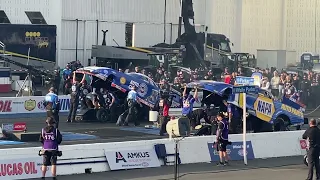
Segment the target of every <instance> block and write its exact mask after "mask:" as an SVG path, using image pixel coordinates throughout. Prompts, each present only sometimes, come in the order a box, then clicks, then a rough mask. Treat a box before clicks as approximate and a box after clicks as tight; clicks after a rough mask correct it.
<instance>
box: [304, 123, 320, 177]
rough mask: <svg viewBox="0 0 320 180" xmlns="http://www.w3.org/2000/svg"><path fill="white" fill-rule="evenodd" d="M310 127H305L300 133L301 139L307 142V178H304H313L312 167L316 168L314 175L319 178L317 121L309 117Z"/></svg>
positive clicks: (319, 131) (318, 130)
mask: <svg viewBox="0 0 320 180" xmlns="http://www.w3.org/2000/svg"><path fill="white" fill-rule="evenodd" d="M309 126H310V128H309V129H307V130H306V131H305V132H304V134H303V135H302V138H303V139H306V140H307V141H308V142H307V144H309V147H308V150H307V152H308V153H307V156H308V167H309V172H308V178H307V179H306V180H312V179H313V167H315V168H316V177H317V179H320V165H319V152H320V129H319V128H318V127H317V121H316V120H315V119H311V120H310V122H309Z"/></svg>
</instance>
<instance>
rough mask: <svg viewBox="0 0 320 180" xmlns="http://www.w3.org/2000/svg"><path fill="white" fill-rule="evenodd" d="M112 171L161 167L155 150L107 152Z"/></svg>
mask: <svg viewBox="0 0 320 180" xmlns="http://www.w3.org/2000/svg"><path fill="white" fill-rule="evenodd" d="M105 155H106V157H107V161H108V164H109V166H110V169H111V170H119V169H137V168H150V167H160V161H159V159H158V157H157V154H156V152H155V150H154V149H145V150H123V151H122V150H119V151H105Z"/></svg>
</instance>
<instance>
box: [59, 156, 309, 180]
mask: <svg viewBox="0 0 320 180" xmlns="http://www.w3.org/2000/svg"><path fill="white" fill-rule="evenodd" d="M173 173H174V169H173V166H164V167H160V168H148V169H136V170H121V171H109V172H103V173H92V174H81V175H69V176H59V177H58V179H59V180H88V179H95V180H105V179H108V180H171V179H174V174H173ZM306 175H307V167H306V166H305V165H303V164H302V157H301V156H297V157H286V158H271V159H257V160H252V161H249V162H248V165H247V166H246V165H244V164H243V162H241V161H236V162H230V166H227V167H217V166H216V165H215V164H212V163H202V164H188V165H180V166H179V174H178V177H179V180H195V179H199V180H212V179H219V180H282V179H288V180H302V179H305V178H306ZM106 177H108V178H106Z"/></svg>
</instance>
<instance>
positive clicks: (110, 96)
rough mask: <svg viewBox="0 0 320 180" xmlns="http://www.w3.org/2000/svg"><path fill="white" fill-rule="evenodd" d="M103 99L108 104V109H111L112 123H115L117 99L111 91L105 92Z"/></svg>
mask: <svg viewBox="0 0 320 180" xmlns="http://www.w3.org/2000/svg"><path fill="white" fill-rule="evenodd" d="M103 98H104V99H105V102H106V106H107V108H109V110H110V119H111V121H115V120H116V111H117V109H116V104H115V103H116V98H115V96H114V95H113V94H112V93H111V92H110V91H109V90H107V89H106V90H105V91H104V94H103Z"/></svg>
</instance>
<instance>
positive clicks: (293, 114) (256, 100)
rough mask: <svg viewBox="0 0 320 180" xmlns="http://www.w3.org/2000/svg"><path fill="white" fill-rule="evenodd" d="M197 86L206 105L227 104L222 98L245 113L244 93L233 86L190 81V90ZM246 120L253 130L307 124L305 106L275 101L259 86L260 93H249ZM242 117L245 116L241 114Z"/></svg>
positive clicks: (218, 105)
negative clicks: (233, 90)
mask: <svg viewBox="0 0 320 180" xmlns="http://www.w3.org/2000/svg"><path fill="white" fill-rule="evenodd" d="M195 86H197V87H198V90H199V91H202V92H203V98H202V99H201V101H202V102H203V103H204V104H213V105H214V106H216V107H222V106H225V104H224V103H223V101H226V102H228V103H231V104H234V105H235V106H236V107H237V108H238V110H239V113H240V114H241V113H242V108H243V95H242V94H232V89H233V87H234V86H233V85H230V84H226V83H223V82H215V81H198V82H193V83H189V84H188V85H187V88H188V90H189V91H190V90H192V89H193V88H194V87H195ZM246 108H247V113H248V116H247V121H249V123H250V124H251V128H252V130H253V131H254V132H265V131H272V130H274V131H282V130H286V128H287V127H288V126H289V125H293V126H298V127H299V126H300V125H303V124H304V114H303V113H304V107H303V106H302V105H301V104H299V103H297V102H294V101H292V100H290V99H289V98H286V97H283V99H282V100H276V99H275V98H274V96H273V95H272V94H271V93H270V92H268V91H265V90H262V89H260V88H258V93H247V95H246ZM241 117H242V116H241Z"/></svg>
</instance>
